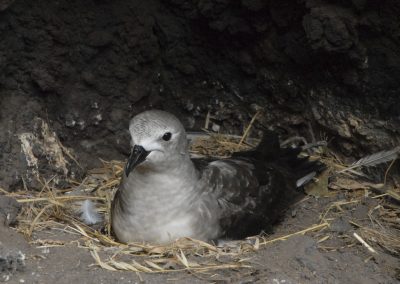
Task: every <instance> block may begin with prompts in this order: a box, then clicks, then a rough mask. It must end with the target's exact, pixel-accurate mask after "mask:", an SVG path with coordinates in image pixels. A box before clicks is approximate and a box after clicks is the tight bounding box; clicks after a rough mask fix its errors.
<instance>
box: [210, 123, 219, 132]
mask: <svg viewBox="0 0 400 284" xmlns="http://www.w3.org/2000/svg"><path fill="white" fill-rule="evenodd" d="M220 128H221V126H219V125H218V124H216V123H213V125H212V127H211V129H212V131H214V132H219V130H220Z"/></svg>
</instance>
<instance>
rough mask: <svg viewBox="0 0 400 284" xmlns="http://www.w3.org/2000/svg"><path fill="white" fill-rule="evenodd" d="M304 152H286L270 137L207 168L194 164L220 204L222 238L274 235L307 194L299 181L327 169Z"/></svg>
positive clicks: (203, 184) (206, 188) (204, 187)
mask: <svg viewBox="0 0 400 284" xmlns="http://www.w3.org/2000/svg"><path fill="white" fill-rule="evenodd" d="M299 153H300V149H293V148H287V149H286V148H284V149H282V148H280V146H279V141H278V138H277V136H276V135H275V134H274V133H272V132H268V133H266V134H265V135H264V138H263V139H262V141H261V142H260V144H259V146H258V147H257V149H255V150H253V151H246V152H238V153H235V154H234V155H233V156H232V157H231V158H229V159H224V160H217V161H212V162H209V163H207V164H206V165H205V164H204V162H203V163H201V162H200V161H196V160H194V162H195V164H196V165H197V166H198V168H199V170H200V171H201V182H200V183H199V185H200V186H201V187H202V189H201V190H203V191H204V192H205V196H208V197H209V198H211V199H215V200H216V202H217V203H218V208H219V209H218V211H219V212H218V214H219V223H220V227H221V236H220V237H226V238H233V239H238V238H243V237H246V236H250V235H255V234H258V233H260V232H261V231H268V230H269V229H270V227H271V225H272V224H274V223H275V222H276V221H277V220H278V218H279V217H280V216H281V215H282V212H284V211H285V210H286V209H287V208H288V207H289V205H290V204H291V203H293V202H294V201H295V200H298V198H299V197H300V196H302V195H303V193H302V191H301V190H299V189H298V188H297V187H296V181H297V180H298V179H300V178H301V177H303V176H305V175H307V174H309V173H310V172H313V171H316V172H318V171H320V170H322V169H323V165H322V164H321V163H317V162H310V161H309V160H308V159H307V158H300V157H298V155H299Z"/></svg>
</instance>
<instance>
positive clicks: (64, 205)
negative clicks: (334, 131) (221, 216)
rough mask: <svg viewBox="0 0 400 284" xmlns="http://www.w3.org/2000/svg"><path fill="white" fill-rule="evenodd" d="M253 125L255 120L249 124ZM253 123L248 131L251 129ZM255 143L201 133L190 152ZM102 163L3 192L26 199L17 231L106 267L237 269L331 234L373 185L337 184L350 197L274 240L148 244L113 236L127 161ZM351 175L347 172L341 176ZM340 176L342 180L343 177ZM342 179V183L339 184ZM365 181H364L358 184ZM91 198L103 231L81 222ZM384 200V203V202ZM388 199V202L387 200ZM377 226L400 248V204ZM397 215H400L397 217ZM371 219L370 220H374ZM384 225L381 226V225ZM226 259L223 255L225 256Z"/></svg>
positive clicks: (366, 232) (331, 161)
mask: <svg viewBox="0 0 400 284" xmlns="http://www.w3.org/2000/svg"><path fill="white" fill-rule="evenodd" d="M249 127H251V124H250V126H249ZM248 131H249V128H248V129H247V130H246V133H248ZM251 146H253V145H250V144H248V143H247V142H246V141H245V139H242V137H232V136H227V135H220V134H218V135H210V136H209V137H208V138H200V139H198V140H197V141H195V142H194V143H193V145H192V149H191V150H192V152H193V153H195V154H201V155H206V156H214V157H226V156H229V155H231V154H232V152H235V151H238V150H247V149H249V148H250V147H251ZM102 162H103V167H101V168H99V169H93V170H91V171H90V172H89V173H88V174H87V176H86V178H85V179H84V180H83V181H74V180H71V181H70V188H68V189H63V190H60V189H58V188H55V187H54V186H53V183H52V182H51V180H41V183H42V189H41V190H40V191H28V190H22V191H19V192H13V193H8V192H5V191H4V192H3V193H4V194H7V195H8V196H12V197H14V198H16V200H17V201H18V202H20V203H22V204H24V206H23V209H22V212H21V214H20V216H19V223H18V230H19V231H20V232H21V233H23V234H24V235H26V236H27V237H28V238H29V239H30V240H31V242H32V243H33V244H35V245H37V246H40V247H54V246H62V245H65V244H66V241H61V240H57V239H40V238H38V237H37V235H39V234H38V233H39V232H40V231H43V230H55V229H57V230H62V231H63V232H64V233H66V234H69V235H71V237H72V238H73V239H74V241H75V242H76V243H78V244H79V247H81V248H83V249H87V250H89V251H90V253H91V255H92V256H93V259H94V260H95V262H96V264H97V265H99V266H100V267H102V268H104V269H107V270H113V271H114V270H129V271H135V272H147V273H165V272H170V271H192V272H205V271H212V270H217V269H233V268H234V269H237V268H245V267H249V266H248V264H247V262H246V258H247V257H248V254H249V253H252V252H254V251H257V250H258V249H260V248H261V247H263V246H267V245H270V244H271V243H274V242H277V241H285V240H287V239H288V238H290V237H292V236H296V235H301V234H306V233H311V232H314V233H318V235H319V236H320V240H319V242H322V241H325V240H327V239H329V237H330V236H329V232H327V230H325V229H326V228H328V227H329V225H330V223H331V221H332V220H333V219H334V218H336V217H337V216H338V215H340V214H341V212H343V211H344V209H343V208H344V207H345V206H353V205H355V204H358V203H359V202H361V199H362V198H364V196H365V194H364V195H363V194H358V193H357V190H356V189H358V188H361V189H360V190H363V191H366V190H369V189H371V188H373V187H371V185H370V184H365V183H364V184H362V182H360V181H358V180H356V179H354V178H350V179H352V180H353V181H354V183H357V184H354V183H351V186H352V187H350V188H347V189H346V188H343V187H340V186H337V187H336V188H335V190H336V191H341V190H346V191H347V192H348V193H349V194H350V195H351V198H350V200H343V201H335V202H333V203H331V204H329V205H328V206H327V208H326V210H325V211H324V212H321V216H320V221H321V222H320V223H319V224H316V225H312V226H310V227H309V228H305V229H303V230H299V231H295V232H292V233H290V234H287V235H284V236H280V237H277V238H274V239H271V238H269V237H267V236H261V235H260V236H254V237H250V238H248V239H246V240H243V241H237V242H232V243H230V244H229V245H225V246H216V245H213V244H209V243H206V242H202V241H198V240H194V239H190V238H182V239H179V240H176V241H175V242H174V243H172V244H169V245H153V244H146V243H132V244H128V245H126V244H122V243H119V242H117V241H116V240H115V239H114V238H113V236H112V235H111V226H110V218H109V212H110V207H111V200H112V197H113V195H114V193H115V191H116V189H117V186H118V185H119V182H120V178H121V175H122V172H123V162H121V161H109V162H108V161H102ZM324 162H325V163H327V165H328V166H329V168H330V169H340V168H343V166H342V163H341V162H340V161H339V160H338V159H337V158H336V157H335V156H333V155H332V156H330V157H329V156H326V157H324ZM340 178H342V179H349V177H348V176H344V177H340ZM340 178H339V179H340ZM337 184H340V183H337ZM359 184H361V185H359ZM388 196H395V197H396V196H399V192H398V190H395V189H392V190H391V195H390V194H389V193H384V194H381V195H377V198H379V199H380V200H382V203H385V202H386V200H387V197H388ZM85 199H93V200H95V201H96V204H97V206H98V210H99V212H101V213H102V215H103V216H104V224H103V226H102V228H101V232H100V231H99V230H96V229H94V228H93V227H90V226H87V225H85V224H83V223H82V222H81V221H80V220H79V216H78V213H77V209H78V207H79V201H81V200H85ZM384 201H385V202H384ZM385 204H387V202H386V203H385ZM379 210H381V212H380V215H379V220H380V221H379V225H380V226H382V227H384V228H389V227H390V229H387V230H386V229H385V230H376V229H374V228H373V227H366V226H359V225H357V226H359V227H360V228H359V231H360V232H359V235H360V238H361V237H362V238H363V240H365V242H368V243H370V244H371V243H373V244H378V245H379V246H381V247H383V248H384V249H386V250H388V251H390V252H391V253H397V254H399V253H400V243H399V237H398V232H399V228H398V227H397V228H396V225H398V220H399V218H400V208H399V207H398V206H397V205H390V206H389V205H388V206H386V207H385V206H383V205H382V206H381V207H380V208H379ZM396 218H397V219H396ZM374 220H375V221H374V222H375V223H374V222H372V221H371V224H372V223H374V224H375V225H376V222H377V221H376V219H374ZM382 224H383V225H382ZM222 259H224V260H222Z"/></svg>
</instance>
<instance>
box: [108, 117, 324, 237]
mask: <svg viewBox="0 0 400 284" xmlns="http://www.w3.org/2000/svg"><path fill="white" fill-rule="evenodd" d="M129 132H130V134H131V137H132V150H131V154H130V156H129V158H128V162H127V163H126V166H125V169H124V174H123V177H122V180H121V184H120V186H119V189H118V190H117V192H116V194H115V197H114V199H113V202H112V209H111V224H112V229H113V232H114V234H115V236H116V237H117V239H118V240H119V241H121V242H125V243H129V242H143V241H144V242H153V243H168V242H171V241H174V240H176V239H178V238H180V237H191V238H194V239H199V240H204V241H212V240H218V239H239V238H243V237H246V236H250V235H255V234H258V233H260V232H261V231H263V230H267V229H268V228H269V227H270V226H271V225H272V224H273V223H274V222H275V221H276V220H277V218H278V217H279V215H280V214H281V213H282V211H284V209H286V208H287V207H288V204H289V203H290V202H291V201H293V200H294V199H295V198H296V197H298V196H299V193H300V191H299V190H298V189H296V187H298V186H301V185H302V184H303V183H304V181H305V180H307V178H304V177H307V176H313V175H314V173H315V172H317V171H319V170H320V169H321V164H320V163H316V162H310V161H308V160H307V158H300V157H298V154H299V153H300V149H294V148H281V147H280V146H279V141H278V138H277V136H276V135H274V134H273V133H272V132H267V133H265V134H264V138H263V139H262V141H261V142H260V144H259V145H258V147H257V148H256V149H255V150H252V151H246V152H238V153H235V154H234V155H233V156H232V157H231V158H227V159H209V160H207V159H191V158H190V155H189V151H188V150H189V149H188V140H187V137H186V132H185V129H184V127H183V125H182V124H181V122H180V121H179V120H178V119H177V118H176V117H175V116H174V115H172V114H170V113H168V112H165V111H161V110H149V111H145V112H142V113H140V114H138V115H136V116H135V117H134V118H133V119H132V120H131V122H130V125H129ZM299 181H300V182H299ZM296 182H297V186H296Z"/></svg>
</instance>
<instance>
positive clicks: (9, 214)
mask: <svg viewBox="0 0 400 284" xmlns="http://www.w3.org/2000/svg"><path fill="white" fill-rule="evenodd" d="M20 209H21V204H19V203H18V202H17V201H16V200H15V199H14V198H11V197H7V196H2V195H0V222H1V223H3V224H5V225H6V226H13V225H15V223H16V221H17V215H18V213H19V210H20ZM0 267H1V264H0ZM0 271H1V268H0Z"/></svg>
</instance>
